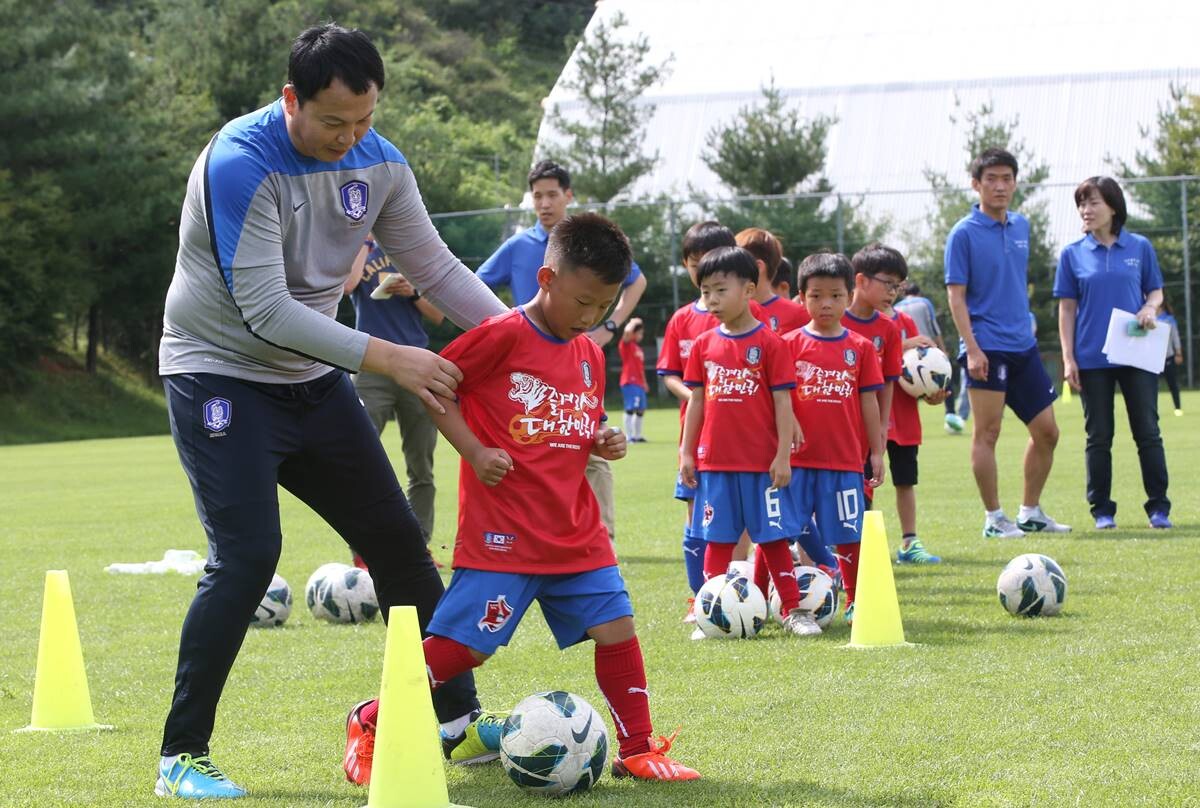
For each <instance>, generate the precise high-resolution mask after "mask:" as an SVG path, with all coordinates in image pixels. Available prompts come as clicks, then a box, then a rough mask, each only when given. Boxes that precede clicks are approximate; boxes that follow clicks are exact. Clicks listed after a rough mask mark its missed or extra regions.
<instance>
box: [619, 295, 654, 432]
mask: <svg viewBox="0 0 1200 808" xmlns="http://www.w3.org/2000/svg"><path fill="white" fill-rule="evenodd" d="M645 335H646V326H645V324H644V323H643V322H642V318H641V317H634V318H632V319H630V321H629V322H627V323H626V324H625V330H624V332H622V334H621V342H620V344H619V346H618V352H619V354H620V357H621V379H620V385H621V398H622V400H623V403H624V405H625V434H626V435H628V436H629V440H630V442H631V443H645V442H646V438H645V437H644V436H643V435H642V417H643V416H644V415H645V414H646V392H647V391H646V353H645V351H643V350H642V344H641V343H642V338H643V337H645Z"/></svg>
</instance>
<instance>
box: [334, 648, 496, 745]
mask: <svg viewBox="0 0 1200 808" xmlns="http://www.w3.org/2000/svg"><path fill="white" fill-rule="evenodd" d="M421 647H422V649H423V650H424V651H425V671H426V672H427V673H428V674H429V688H430V690H437V689H438V688H439V687H440V686H441V685H442V684H443V683H445V682H446V681H448V680H450V679H453V678H454V677H455V676H458V675H459V674H460V673H466V672H467V671H469V670H471V668H477V667H479V666H480V665H482V664H483V663H482V662H479V661H478V660H476V659H475V657H474V656H473V655H472V654H471V649H470V648H468V647H467V646H465V645H463V644H462V643H460V642H455V641H454V640H449V639H446V638H445V637H426V638H425V641H424V642H423V643H421ZM358 717H359V720H361V721H362V722H363V723H364V724H366V725H368V726H371V727H374V726H375V725H376V724H378V723H379V699H373V700H372V701H370V702H368V703H367V705H366V706H365V707H363V708H362V710H361V711H359V713H358Z"/></svg>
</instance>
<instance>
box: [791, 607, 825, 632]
mask: <svg viewBox="0 0 1200 808" xmlns="http://www.w3.org/2000/svg"><path fill="white" fill-rule="evenodd" d="M783 627H784V629H785V630H787V631H790V632H792V633H793V634H795V635H797V636H800V637H814V636H816V635H818V634H820V633H821V627H820V626H819V625H817V620H816V618H815V617H813V615H812V612H806V611H805V610H804V609H792V610H791V611H790V612H788V616H787V617H785V618H783Z"/></svg>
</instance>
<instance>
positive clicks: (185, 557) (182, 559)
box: [104, 550, 206, 575]
mask: <svg viewBox="0 0 1200 808" xmlns="http://www.w3.org/2000/svg"><path fill="white" fill-rule="evenodd" d="M205 560H206V559H205V558H204V556H202V555H200V554H199V553H197V552H196V551H195V550H167V551H166V552H165V553H163V557H162V560H161V561H141V562H136V563H116V564H109V565H108V566H107V567H105V568H104V571H105V572H116V573H124V574H127V575H162V574H163V573H167V572H178V573H179V574H181V575H196V574H197V573H200V572H202V571H203V570H204V563H205Z"/></svg>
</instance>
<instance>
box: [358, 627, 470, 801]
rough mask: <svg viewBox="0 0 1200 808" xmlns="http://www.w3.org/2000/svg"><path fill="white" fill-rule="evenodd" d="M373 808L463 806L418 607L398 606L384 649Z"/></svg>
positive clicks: (369, 796)
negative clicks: (447, 760)
mask: <svg viewBox="0 0 1200 808" xmlns="http://www.w3.org/2000/svg"><path fill="white" fill-rule="evenodd" d="M374 758H375V759H374V762H373V763H372V765H371V790H370V792H368V794H367V808H461V806H454V805H453V804H452V803H451V802H450V796H449V794H448V793H447V791H446V772H445V771H444V770H443V768H442V765H443V764H442V750H441V746H440V745H439V743H438V739H437V718H436V717H435V716H434V714H433V699H432V698H431V697H430V694H429V676H428V674H427V673H426V672H425V654H424V652H423V651H422V649H421V631H420V629H419V628H418V627H417V610H416V608H415V607H413V606H393V607H392V609H391V612H390V614H389V616H388V627H387V644H386V645H385V646H384V650H383V682H382V684H381V685H380V686H379V718H378V719H377V721H376V724H375V755H374Z"/></svg>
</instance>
